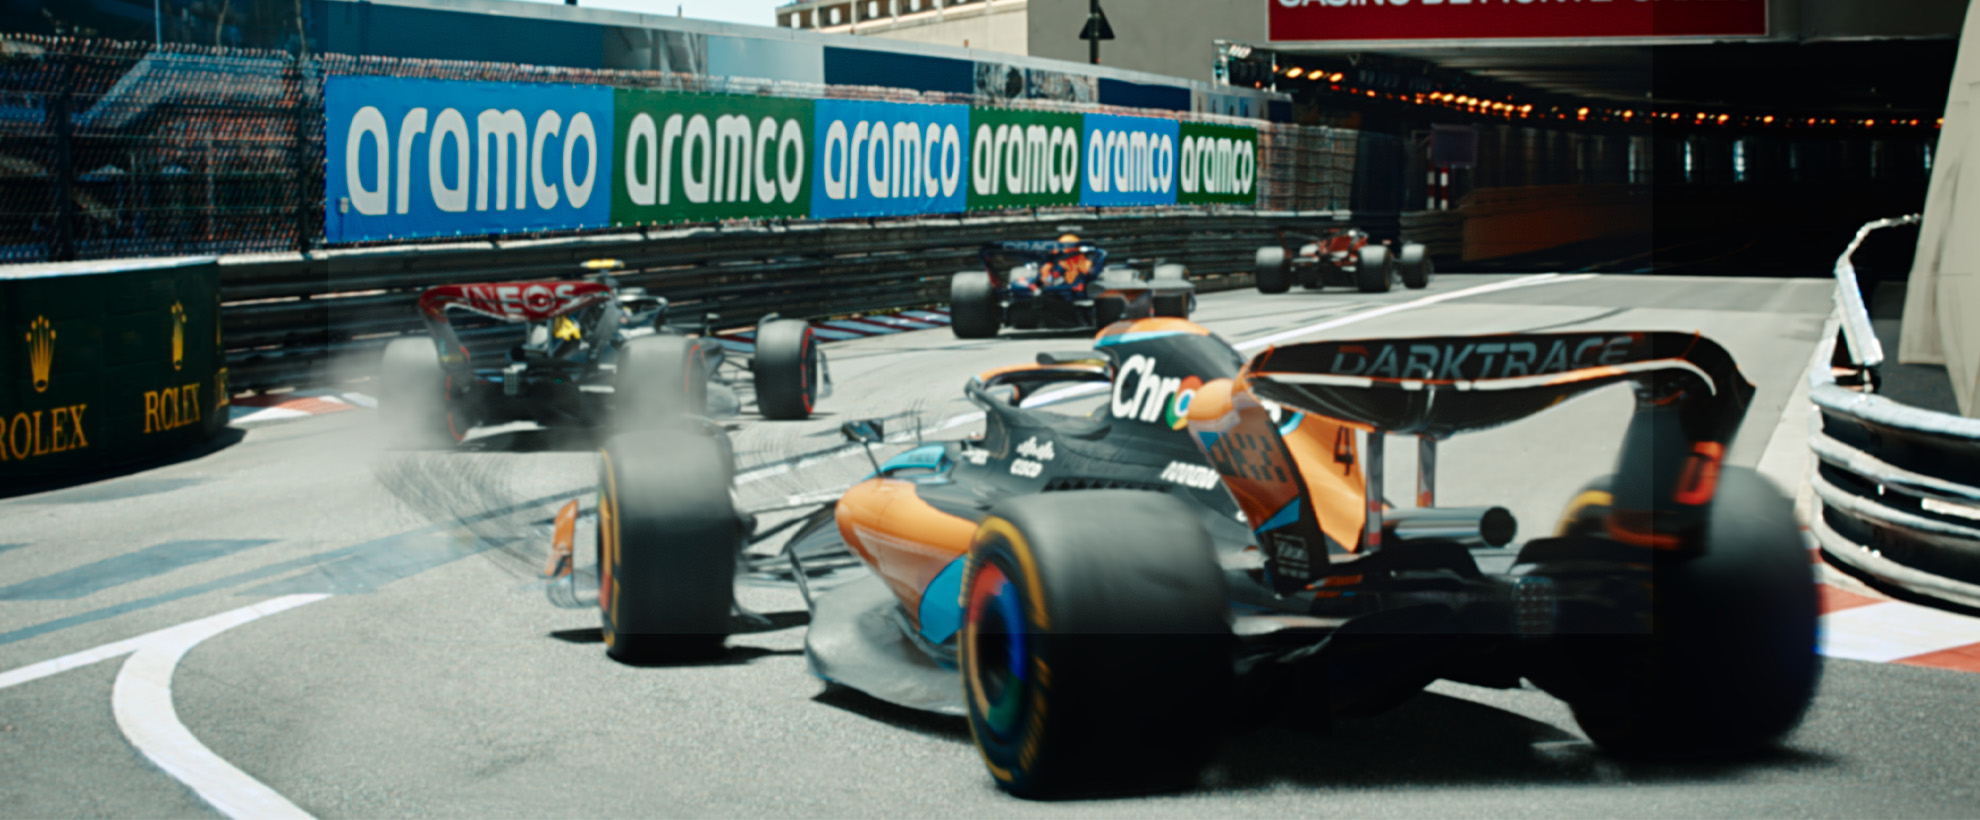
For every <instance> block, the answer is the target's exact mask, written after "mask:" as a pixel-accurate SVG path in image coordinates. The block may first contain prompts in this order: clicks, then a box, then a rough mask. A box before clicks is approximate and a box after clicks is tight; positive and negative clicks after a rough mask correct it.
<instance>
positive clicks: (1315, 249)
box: [1252, 228, 1436, 293]
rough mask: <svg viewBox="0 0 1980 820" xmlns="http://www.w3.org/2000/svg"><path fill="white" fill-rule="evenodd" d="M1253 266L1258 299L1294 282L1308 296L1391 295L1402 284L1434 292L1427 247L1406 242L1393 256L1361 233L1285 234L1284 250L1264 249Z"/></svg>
mask: <svg viewBox="0 0 1980 820" xmlns="http://www.w3.org/2000/svg"><path fill="white" fill-rule="evenodd" d="M1254 261H1255V263H1254V265H1253V267H1252V270H1253V272H1254V273H1255V274H1256V276H1257V285H1258V292H1259V293H1285V292H1286V291H1287V290H1290V289H1291V288H1292V286H1293V283H1294V282H1298V283H1299V286H1300V287H1303V288H1306V289H1308V290H1318V289H1320V288H1323V287H1329V286H1334V287H1352V288H1359V289H1360V290H1361V292H1362V293H1387V292H1388V291H1389V288H1390V286H1391V285H1392V284H1393V283H1395V282H1396V281H1397V280H1401V281H1402V283H1403V287H1406V288H1410V289H1412V290H1414V289H1418V288H1425V287H1429V286H1430V278H1431V277H1432V276H1434V275H1435V273H1436V270H1435V266H1434V265H1432V264H1431V262H1430V255H1429V251H1428V250H1427V249H1425V248H1424V247H1423V246H1422V245H1420V244H1418V243H1415V242H1405V243H1403V246H1402V250H1400V251H1397V252H1395V253H1394V254H1393V255H1392V254H1391V253H1390V251H1389V245H1388V244H1387V243H1376V242H1370V241H1368V233H1367V232H1366V231H1362V230H1360V229H1357V228H1334V229H1332V230H1329V231H1327V232H1325V233H1321V234H1309V233H1302V232H1299V231H1295V230H1292V229H1290V228H1287V229H1281V230H1280V231H1279V244H1277V245H1273V246H1269V247H1264V248H1259V249H1258V254H1257V256H1256V257H1255V260H1254Z"/></svg>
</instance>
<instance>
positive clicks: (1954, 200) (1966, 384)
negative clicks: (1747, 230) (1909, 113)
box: [1893, 14, 1980, 417]
mask: <svg viewBox="0 0 1980 820" xmlns="http://www.w3.org/2000/svg"><path fill="white" fill-rule="evenodd" d="M1976 85H1980V15H1975V14H1968V15H1967V17H1966V25H1965V28H1964V31H1963V32H1962V36H1961V37H1960V42H1959V63H1958V64H1957V66H1955V67H1954V68H1953V81H1952V91H1951V93H1950V94H1949V95H1948V99H1947V100H1946V127H1945V129H1944V130H1942V131H1941V132H1940V133H1939V153H1938V159H1937V161H1936V162H1935V163H1934V166H1933V168H1932V187H1931V190H1930V192H1929V193H1927V194H1926V196H1925V223H1924V225H1922V226H1921V228H1920V230H1919V232H1918V255H1917V258H1916V261H1914V262H1913V263H1912V269H1911V280H1910V287H1909V288H1908V289H1907V290H1906V293H1905V302H1904V336H1903V337H1902V338H1901V339H1900V340H1899V343H1898V354H1897V355H1898V362H1899V363H1901V364H1943V365H1945V368H1946V375H1948V376H1950V377H1951V378H1952V383H1953V394H1954V397H1955V398H1957V399H1958V400H1959V410H1960V412H1961V413H1964V414H1965V415H1967V416H1970V417H1980V232H1976V231H1975V230H1973V226H1974V225H1975V224H1980V114H1976V112H1975V111H1974V98H1975V97H1976V96H1980V89H1976ZM1961 188H1965V189H1966V190H1967V192H1968V193H1967V195H1966V198H1965V199H1961V198H1960V197H1959V190H1960V189H1961ZM1893 216H1895V214H1893Z"/></svg>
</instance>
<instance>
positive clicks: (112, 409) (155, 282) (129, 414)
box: [0, 257, 228, 489]
mask: <svg viewBox="0 0 1980 820" xmlns="http://www.w3.org/2000/svg"><path fill="white" fill-rule="evenodd" d="M219 292H220V266H219V265H218V264H217V263H216V261H215V260H214V259H212V258H211V257H207V258H199V259H191V260H140V261H133V262H98V263H89V264H83V265H50V266H36V267H31V268H23V269H16V270H12V271H10V272H8V273H7V274H5V275H0V488H5V489H15V488H32V487H37V486H46V485H47V484H50V483H52V482H55V481H59V480H62V479H65V478H70V477H74V476H79V475H85V474H89V473H93V472H98V471H102V470H106V469H111V468H115V467H118V466H122V465H125V464H129V463H133V462H138V461H143V460H146V459H149V458H155V457H158V456H163V455H167V454H170V453H174V452H179V451H183V450H185V449H187V448H190V447H194V446H196V445H198V444H201V443H203V442H205V441H206V440H207V439H209V438H211V437H212V436H213V435H214V434H215V433H217V432H218V431H219V430H220V429H221V428H222V427H225V426H226V424H227V402H228V391H227V371H226V367H225V363H224V361H223V359H222V356H221V353H220V350H221V340H220V337H219V333H220V322H219V318H220V303H219Z"/></svg>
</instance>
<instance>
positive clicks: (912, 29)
mask: <svg viewBox="0 0 1980 820" xmlns="http://www.w3.org/2000/svg"><path fill="white" fill-rule="evenodd" d="M1034 2H1035V0H1034ZM1025 11H1026V0H996V2H994V3H992V4H990V5H983V4H974V5H968V6H960V7H957V8H953V9H944V10H942V11H941V12H939V13H938V12H933V11H924V12H917V13H914V14H909V15H905V16H901V17H897V18H889V19H880V20H871V21H866V22H862V23H860V24H859V25H858V26H857V27H846V26H841V27H837V28H828V29H821V31H824V32H826V33H838V34H859V35H862V36H868V37H883V38H886V39H889V40H906V41H908V42H911V43H927V44H929V45H937V46H955V47H957V48H976V49H983V50H985V51H1001V52H1003V53H1005V54H1030V53H1031V52H1030V50H1029V49H1030V39H1029V33H1030V32H1029V27H1028V26H1027V25H1026V23H1025V17H1026V14H1025Z"/></svg>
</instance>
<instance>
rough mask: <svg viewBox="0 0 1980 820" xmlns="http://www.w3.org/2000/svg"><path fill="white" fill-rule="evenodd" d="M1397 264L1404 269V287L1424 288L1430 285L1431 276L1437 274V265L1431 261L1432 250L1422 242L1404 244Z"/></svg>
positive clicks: (1412, 288) (1411, 288)
mask: <svg viewBox="0 0 1980 820" xmlns="http://www.w3.org/2000/svg"><path fill="white" fill-rule="evenodd" d="M1396 266H1397V267H1399V268H1401V269H1402V281H1403V287H1406V288H1409V289H1410V290H1422V289H1424V288H1427V287H1429V286H1430V277H1432V276H1434V275H1436V272H1437V271H1436V267H1435V266H1434V265H1432V264H1431V263H1430V250H1429V249H1428V248H1425V247H1423V246H1422V245H1421V244H1418V243H1415V242H1410V243H1407V244H1405V245H1403V246H1402V253H1401V254H1400V255H1399V256H1398V257H1397V259H1396Z"/></svg>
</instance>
